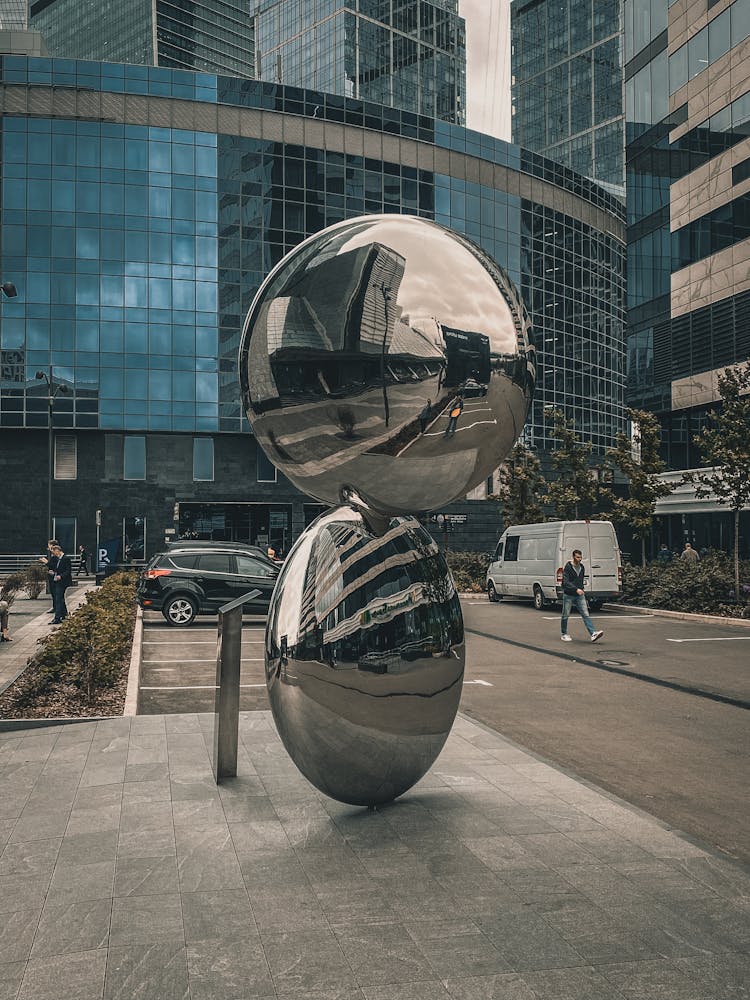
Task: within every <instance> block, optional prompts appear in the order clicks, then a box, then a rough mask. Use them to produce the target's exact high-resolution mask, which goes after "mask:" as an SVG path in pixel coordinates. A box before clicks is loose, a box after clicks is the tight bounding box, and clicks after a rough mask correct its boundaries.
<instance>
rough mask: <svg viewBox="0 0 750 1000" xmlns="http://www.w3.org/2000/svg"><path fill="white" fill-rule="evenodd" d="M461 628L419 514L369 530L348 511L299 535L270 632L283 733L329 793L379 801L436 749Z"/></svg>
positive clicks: (272, 687)
mask: <svg viewBox="0 0 750 1000" xmlns="http://www.w3.org/2000/svg"><path fill="white" fill-rule="evenodd" d="M463 672H464V628H463V619H462V616H461V607H460V605H459V601H458V595H457V594H456V591H455V587H454V585H453V580H452V578H451V576H450V573H449V572H448V568H447V566H446V564H445V560H444V558H443V556H442V555H441V553H440V551H439V549H438V547H437V545H436V543H435V542H434V541H433V539H432V538H431V537H430V536H429V534H428V533H427V532H426V531H425V530H424V528H422V526H421V525H420V524H419V522H418V521H416V520H414V519H413V518H393V519H391V520H390V522H389V523H388V525H387V526H386V527H385V530H384V531H382V532H378V533H374V532H372V531H371V529H370V528H369V527H368V525H367V523H366V521H365V520H364V518H363V516H362V515H361V514H360V513H359V512H357V511H355V510H353V509H352V508H351V507H348V506H346V507H339V508H337V509H335V510H332V511H329V512H328V513H326V514H323V515H322V516H321V517H319V518H318V519H317V521H315V522H314V523H313V524H312V525H310V527H309V528H308V529H307V530H306V531H305V532H304V534H303V535H301V536H300V538H299V539H298V541H297V542H296V544H295V545H294V547H293V548H292V550H291V552H290V554H289V556H288V557H287V560H286V562H285V564H284V568H283V569H282V571H281V575H280V576H279V580H278V583H277V585H276V590H275V591H274V595H273V598H272V600H271V607H270V609H269V614H268V625H267V628H266V682H267V685H268V694H269V699H270V702H271V709H272V711H273V715H274V719H275V721H276V726H277V728H278V730H279V734H280V735H281V739H282V740H283V743H284V746H285V747H286V749H287V751H288V752H289V754H290V756H291V758H292V760H293V761H294V762H295V764H296V765H297V767H298V768H299V769H300V771H302V773H303V774H304V775H305V776H306V777H307V778H308V780H309V781H311V782H312V783H313V784H314V785H315V786H316V787H317V788H319V789H320V790H321V791H322V792H325V794H326V795H330V796H331V797H332V798H335V799H339V800H340V801H342V802H348V803H351V804H354V805H368V806H369V805H377V804H379V803H383V802H388V801H390V800H391V799H394V798H396V796H398V795H401V794H402V793H403V792H405V791H406V790H407V789H408V788H410V787H411V786H412V785H413V784H414V783H415V782H416V781H418V780H419V779H420V778H421V777H422V775H423V774H425V772H426V771H427V770H428V768H429V767H430V766H431V764H432V763H433V761H434V760H435V758H436V757H437V755H438V754H439V752H440V750H441V748H442V746H443V744H444V743H445V740H446V739H447V737H448V733H449V732H450V728H451V726H452V724H453V720H454V718H455V715H456V711H457V709H458V703H459V699H460V697H461V683H462V679H463Z"/></svg>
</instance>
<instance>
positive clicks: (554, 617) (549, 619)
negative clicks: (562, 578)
mask: <svg viewBox="0 0 750 1000" xmlns="http://www.w3.org/2000/svg"><path fill="white" fill-rule="evenodd" d="M591 613H592V614H594V615H598V614H599V612H598V611H593V612H591ZM543 617H544V620H545V621H546V622H559V621H560V615H544V616H543ZM655 617H656V615H618V614H615V615H613V616H612V618H611V619H610V618H608V619H607V621H612V620H614V619H617V621H618V622H619V621H620V620H621V619H624V618H636V619H639V618H655Z"/></svg>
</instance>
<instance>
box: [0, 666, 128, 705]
mask: <svg viewBox="0 0 750 1000" xmlns="http://www.w3.org/2000/svg"><path fill="white" fill-rule="evenodd" d="M129 668H130V660H129V659H128V658H125V659H124V660H123V662H122V664H121V665H120V671H119V674H118V677H117V680H116V681H115V683H114V685H113V686H112V687H106V688H105V687H102V688H98V689H97V690H95V691H94V696H93V698H92V700H91V702H88V701H87V700H86V694H85V692H84V691H81V690H80V689H79V688H77V687H75V686H74V685H73V684H70V683H66V682H65V681H64V680H59V681H52V682H51V683H47V684H46V685H45V687H44V688H43V689H42V690H39V689H38V687H39V674H40V670H39V667H38V666H37V665H36V664H34V663H31V664H30V665H29V666H28V667H27V668H26V670H24V672H23V673H22V674H21V676H20V677H19V678H18V679H17V680H15V681H14V682H13V683H12V684H11V686H10V687H9V688H7V689H6V690H5V691H3V693H2V694H1V695H0V720H2V719H70V718H73V719H77V718H80V719H86V718H90V717H93V716H103V715H122V713H123V709H124V707H125V693H126V690H127V686H128V670H129Z"/></svg>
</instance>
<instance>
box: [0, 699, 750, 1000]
mask: <svg viewBox="0 0 750 1000" xmlns="http://www.w3.org/2000/svg"><path fill="white" fill-rule="evenodd" d="M6 725H7V724H6ZM211 727H212V717H211V716H207V715H171V716H142V717H134V718H117V719H111V720H107V721H99V722H97V721H90V722H82V723H76V724H68V725H55V726H50V727H45V728H37V729H34V728H26V729H20V730H10V731H9V730H8V729H7V728H6V729H5V730H4V731H0V851H1V853H0V1000H9V998H16V997H20V998H22V1000H48V998H49V1000H52V998H55V1000H57V998H62V997H71V998H74V1000H90V998H99V997H106V998H107V1000H114V998H118V1000H119V998H123V1000H124V998H128V1000H131V998H136V1000H172V998H193V1000H223V998H226V1000H245V998H250V997H264V998H265V997H267V998H271V997H288V998H295V1000H301V998H306V1000H437V998H443V1000H446V998H461V1000H500V998H502V1000H534V998H537V1000H610V998H617V1000H622V998H629V1000H636V998H637V1000H652V998H653V1000H667V998H669V1000H726V998H732V1000H734V998H740V997H747V996H748V995H749V990H748V984H749V983H750V964H749V963H748V953H747V946H748V938H749V937H750V921H749V920H748V913H749V909H748V903H749V901H750V872H748V869H747V868H743V867H741V866H739V865H737V864H735V863H733V862H731V861H729V860H725V859H722V858H720V857H718V856H717V855H716V854H714V853H712V852H711V851H710V850H709V849H705V848H702V847H701V846H699V845H696V844H695V843H692V842H690V841H689V840H688V839H686V838H685V837H684V836H681V835H680V834H679V833H678V832H675V831H671V830H669V829H666V828H665V827H664V825H663V824H661V823H659V822H657V821H656V820H653V819H651V818H650V817H648V816H647V815H644V814H643V813H642V812H639V811H637V810H635V809H633V808H631V807H630V806H628V805H626V804H624V803H622V802H621V801H619V800H616V799H614V798H612V797H611V796H609V795H607V794H606V793H604V792H602V791H600V790H598V789H596V788H593V787H591V786H590V785H587V784H586V783H584V782H582V781H580V780H579V779H577V778H575V777H572V776H569V775H567V774H565V773H563V772H562V771H560V770H558V769H556V768H555V767H553V766H550V765H548V764H546V763H544V762H542V761H540V760H538V759H537V758H535V757H534V756H533V755H532V754H530V753H529V752H527V751H525V750H524V749H523V748H520V747H518V746H516V745H515V744H513V743H510V742H508V741H507V740H505V739H503V737H502V736H500V735H497V734H496V733H493V732H491V731H489V730H487V729H485V728H483V727H481V726H480V725H477V724H475V723H474V722H472V721H470V720H469V719H467V718H466V717H464V716H459V717H458V719H457V721H456V725H455V727H454V729H453V732H452V734H451V736H450V738H449V740H448V743H447V745H446V747H445V749H444V751H443V753H442V755H441V756H440V758H439V759H438V760H437V762H436V763H435V765H434V766H433V768H432V770H431V771H430V772H429V774H428V775H427V776H426V777H425V778H424V779H423V780H422V781H421V782H420V783H419V784H418V785H417V786H416V787H415V788H413V789H412V790H411V791H410V792H408V793H407V794H406V795H404V796H403V797H402V798H401V799H400V800H398V801H397V802H395V803H393V804H391V805H390V806H387V807H382V808H380V809H379V810H377V811H376V812H368V811H367V810H363V809H359V808H353V807H349V806H345V805H341V804H340V803H337V802H334V801H332V800H330V799H327V798H325V797H324V796H322V795H321V794H319V793H318V792H316V791H315V789H313V788H312V787H311V786H310V785H309V784H308V783H307V781H306V780H305V779H304V778H303V777H302V776H301V775H300V774H299V772H298V771H297V770H296V768H295V767H294V765H293V764H292V763H291V761H290V759H289V758H288V757H287V755H286V753H285V751H284V749H283V747H282V746H281V743H280V741H279V739H278V736H277V735H276V731H275V728H274V725H273V721H272V719H271V717H270V714H269V713H268V712H253V713H244V714H243V715H242V716H241V719H240V738H241V744H240V757H239V775H238V777H237V778H236V779H232V780H229V781H227V782H226V783H225V784H222V785H221V786H219V787H218V788H217V787H216V785H215V784H214V782H213V778H212V772H211V766H210V759H209V753H208V750H207V746H208V745H210V742H211ZM2 728H3V727H2V726H0V730H2Z"/></svg>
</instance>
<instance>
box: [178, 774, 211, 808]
mask: <svg viewBox="0 0 750 1000" xmlns="http://www.w3.org/2000/svg"><path fill="white" fill-rule="evenodd" d="M170 775H171V785H172V789H171V798H172V801H173V802H184V801H185V800H186V799H213V797H214V796H215V795H216V783H215V781H214V779H213V776H212V775H206V776H205V777H203V778H200V779H198V778H194V777H189V776H188V777H182V778H181V777H179V776H175V774H174V772H173V771H172V768H171V767H170Z"/></svg>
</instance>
